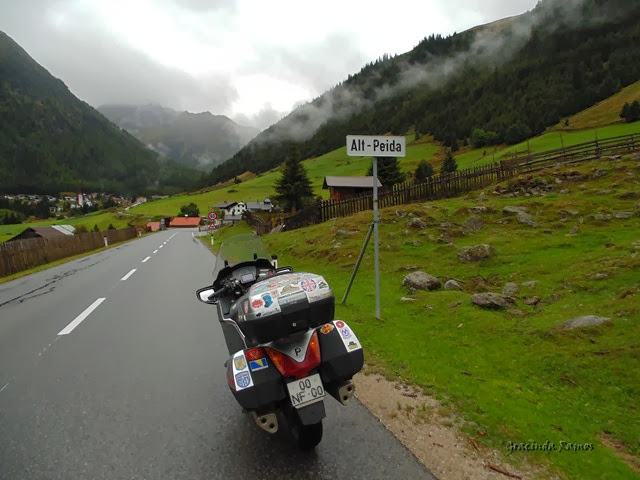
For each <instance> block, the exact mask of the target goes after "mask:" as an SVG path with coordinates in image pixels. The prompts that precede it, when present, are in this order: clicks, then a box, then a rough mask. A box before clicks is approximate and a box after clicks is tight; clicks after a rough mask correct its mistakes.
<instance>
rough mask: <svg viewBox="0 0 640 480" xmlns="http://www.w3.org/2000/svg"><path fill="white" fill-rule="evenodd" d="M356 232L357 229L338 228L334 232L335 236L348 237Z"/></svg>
mask: <svg viewBox="0 0 640 480" xmlns="http://www.w3.org/2000/svg"><path fill="white" fill-rule="evenodd" d="M356 233H358V231H357V230H338V231H337V232H336V236H337V237H350V236H351V235H355V234H356Z"/></svg>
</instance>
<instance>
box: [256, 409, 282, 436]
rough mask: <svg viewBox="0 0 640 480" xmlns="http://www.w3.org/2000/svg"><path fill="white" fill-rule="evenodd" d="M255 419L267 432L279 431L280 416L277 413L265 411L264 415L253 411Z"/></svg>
mask: <svg viewBox="0 0 640 480" xmlns="http://www.w3.org/2000/svg"><path fill="white" fill-rule="evenodd" d="M251 413H252V414H253V419H254V420H255V422H256V425H258V426H259V427H260V428H261V429H263V430H264V431H265V432H267V433H276V432H277V431H278V417H276V414H275V413H265V414H264V415H258V414H257V413H256V412H251Z"/></svg>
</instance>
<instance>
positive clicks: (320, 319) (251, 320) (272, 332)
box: [238, 273, 335, 345]
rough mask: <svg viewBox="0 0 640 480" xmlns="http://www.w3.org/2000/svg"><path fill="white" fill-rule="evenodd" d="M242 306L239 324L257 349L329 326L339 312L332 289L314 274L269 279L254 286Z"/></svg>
mask: <svg viewBox="0 0 640 480" xmlns="http://www.w3.org/2000/svg"><path fill="white" fill-rule="evenodd" d="M238 303H239V310H240V312H239V315H238V318H239V320H240V321H239V322H238V324H239V325H240V328H241V329H242V331H243V333H244V334H245V336H246V337H247V340H248V342H250V343H251V344H254V345H255V344H258V343H267V342H271V341H274V340H278V339H280V338H283V337H286V336H288V335H291V334H293V333H296V332H301V331H303V330H307V329H309V328H311V327H317V326H320V325H323V324H325V323H328V322H330V321H331V320H333V316H334V311H335V299H334V296H333V292H332V291H331V288H330V287H329V285H328V283H327V282H326V281H325V279H324V278H323V277H322V276H320V275H315V274H313V273H286V274H281V275H275V276H274V277H272V278H266V279H264V280H262V281H260V282H257V283H255V284H254V285H252V286H251V288H250V290H249V292H248V293H247V295H245V297H243V298H241V299H240V300H239V301H238Z"/></svg>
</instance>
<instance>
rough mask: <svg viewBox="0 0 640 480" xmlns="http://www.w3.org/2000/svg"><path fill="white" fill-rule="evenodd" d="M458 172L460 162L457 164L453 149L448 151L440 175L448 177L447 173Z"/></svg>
mask: <svg viewBox="0 0 640 480" xmlns="http://www.w3.org/2000/svg"><path fill="white" fill-rule="evenodd" d="M456 170H458V162H456V159H455V157H454V156H453V152H452V151H451V149H449V150H447V154H446V156H445V157H444V160H443V161H442V168H441V169H440V173H441V174H443V175H446V174H447V173H453V172H455V171H456Z"/></svg>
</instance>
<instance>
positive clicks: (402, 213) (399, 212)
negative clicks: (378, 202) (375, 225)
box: [396, 210, 407, 217]
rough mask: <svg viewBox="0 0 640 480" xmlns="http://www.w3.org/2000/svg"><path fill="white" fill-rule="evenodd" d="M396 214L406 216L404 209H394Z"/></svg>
mask: <svg viewBox="0 0 640 480" xmlns="http://www.w3.org/2000/svg"><path fill="white" fill-rule="evenodd" d="M396 216H397V217H406V216H407V212H405V211H404V210H396Z"/></svg>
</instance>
